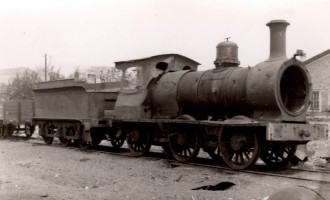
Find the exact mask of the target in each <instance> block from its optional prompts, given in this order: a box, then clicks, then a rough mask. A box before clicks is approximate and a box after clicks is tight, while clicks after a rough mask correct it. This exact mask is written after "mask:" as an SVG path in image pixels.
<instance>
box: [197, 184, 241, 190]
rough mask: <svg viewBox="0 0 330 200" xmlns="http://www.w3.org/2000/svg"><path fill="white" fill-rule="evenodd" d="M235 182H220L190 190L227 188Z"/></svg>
mask: <svg viewBox="0 0 330 200" xmlns="http://www.w3.org/2000/svg"><path fill="white" fill-rule="evenodd" d="M234 185H235V183H232V182H221V183H218V184H216V185H205V186H202V187H198V188H194V189H191V190H210V191H219V190H227V189H229V188H231V187H232V186H234Z"/></svg>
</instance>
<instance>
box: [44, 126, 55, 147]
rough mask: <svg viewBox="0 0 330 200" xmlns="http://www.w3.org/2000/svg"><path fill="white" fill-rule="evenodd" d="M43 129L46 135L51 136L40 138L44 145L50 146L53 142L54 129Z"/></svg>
mask: <svg viewBox="0 0 330 200" xmlns="http://www.w3.org/2000/svg"><path fill="white" fill-rule="evenodd" d="M45 129H46V131H47V135H52V136H42V138H43V139H44V142H45V143H46V144H52V143H53V140H54V134H55V129H54V127H47V126H46V128H45Z"/></svg>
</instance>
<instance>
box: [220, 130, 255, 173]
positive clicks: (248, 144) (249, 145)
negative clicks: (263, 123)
mask: <svg viewBox="0 0 330 200" xmlns="http://www.w3.org/2000/svg"><path fill="white" fill-rule="evenodd" d="M260 143H261V142H260V139H259V138H258V136H257V134H256V133H244V132H242V133H239V130H236V132H234V131H232V132H222V134H221V135H220V151H221V154H222V158H223V160H224V162H225V163H226V164H227V165H228V166H229V167H230V168H232V169H238V170H240V169H246V168H248V167H251V166H252V165H254V164H255V162H256V161H257V159H258V158H259V155H260V150H261V144H260Z"/></svg>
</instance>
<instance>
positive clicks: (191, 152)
mask: <svg viewBox="0 0 330 200" xmlns="http://www.w3.org/2000/svg"><path fill="white" fill-rule="evenodd" d="M168 137H169V148H170V151H171V153H172V155H173V157H174V158H175V159H176V160H178V161H180V162H188V161H189V160H191V159H192V158H194V157H196V156H197V154H198V152H199V149H200V146H201V142H200V138H199V135H198V133H197V131H194V130H189V129H185V128H181V130H177V131H176V132H174V133H170V134H169V135H168Z"/></svg>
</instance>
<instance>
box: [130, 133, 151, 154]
mask: <svg viewBox="0 0 330 200" xmlns="http://www.w3.org/2000/svg"><path fill="white" fill-rule="evenodd" d="M126 141H127V145H128V148H129V150H130V152H131V153H132V154H133V155H134V156H142V155H144V154H146V153H148V152H149V150H150V147H151V137H150V133H149V132H146V131H144V130H141V129H136V130H133V131H131V132H129V133H127V134H126Z"/></svg>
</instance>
